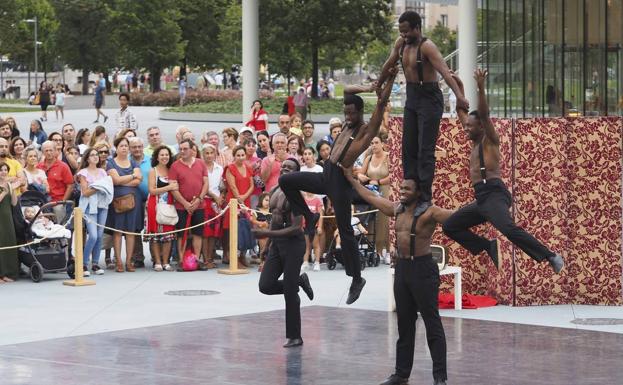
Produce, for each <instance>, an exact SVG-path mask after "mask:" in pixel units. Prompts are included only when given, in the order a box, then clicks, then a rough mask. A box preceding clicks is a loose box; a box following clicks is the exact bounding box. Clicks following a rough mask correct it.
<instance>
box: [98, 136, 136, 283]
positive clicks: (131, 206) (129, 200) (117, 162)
mask: <svg viewBox="0 0 623 385" xmlns="http://www.w3.org/2000/svg"><path fill="white" fill-rule="evenodd" d="M114 144H115V148H116V149H117V152H116V154H115V157H114V158H113V159H111V160H109V161H108V165H107V166H106V170H107V171H108V175H110V176H111V178H112V182H113V185H114V186H115V194H114V199H113V201H112V206H111V207H110V208H109V213H110V214H109V215H108V223H107V224H108V227H112V228H115V229H117V230H122V231H130V232H136V230H137V229H139V228H140V227H141V226H140V222H141V212H140V210H141V204H140V202H141V198H140V195H139V194H140V193H139V191H138V188H137V187H138V185H139V184H140V183H141V179H142V175H141V170H140V168H139V167H138V165H137V164H136V162H134V160H132V159H131V158H130V157H129V156H128V155H129V150H130V142H129V141H128V139H127V138H124V137H121V138H117V139H116V140H115V143H114ZM122 235H123V234H122V233H120V232H118V231H115V232H114V233H113V248H114V250H115V256H116V257H117V268H116V271H117V272H118V273H122V272H123V263H122V261H121V237H122ZM134 242H135V238H134V235H126V236H125V246H126V249H125V250H126V266H125V268H126V271H134V266H132V261H131V259H132V253H134Z"/></svg>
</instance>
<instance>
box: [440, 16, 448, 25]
mask: <svg viewBox="0 0 623 385" xmlns="http://www.w3.org/2000/svg"><path fill="white" fill-rule="evenodd" d="M441 25H443V26H444V27H447V26H448V15H441Z"/></svg>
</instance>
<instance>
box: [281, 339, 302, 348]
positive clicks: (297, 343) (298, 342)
mask: <svg viewBox="0 0 623 385" xmlns="http://www.w3.org/2000/svg"><path fill="white" fill-rule="evenodd" d="M301 345H303V339H302V338H288V339H287V340H286V343H285V344H283V347H284V348H293V347H295V346H301Z"/></svg>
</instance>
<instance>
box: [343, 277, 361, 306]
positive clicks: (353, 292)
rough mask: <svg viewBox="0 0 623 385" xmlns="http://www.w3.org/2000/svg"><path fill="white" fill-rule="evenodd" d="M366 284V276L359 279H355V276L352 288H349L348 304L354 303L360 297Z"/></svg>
mask: <svg viewBox="0 0 623 385" xmlns="http://www.w3.org/2000/svg"><path fill="white" fill-rule="evenodd" d="M365 285H366V280H365V278H359V280H355V278H353V282H352V283H351V284H350V289H349V290H348V298H347V299H346V304H347V305H350V304H352V303H353V302H355V301H356V300H357V299H358V298H359V295H360V294H361V290H363V287H364V286H365Z"/></svg>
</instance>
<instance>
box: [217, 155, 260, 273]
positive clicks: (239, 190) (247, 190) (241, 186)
mask: <svg viewBox="0 0 623 385" xmlns="http://www.w3.org/2000/svg"><path fill="white" fill-rule="evenodd" d="M232 154H233V156H234V162H233V163H231V164H230V165H228V166H227V167H226V169H225V181H226V185H227V195H226V196H225V200H226V202H229V200H230V199H232V198H235V199H237V200H238V202H239V203H242V204H244V205H245V206H247V207H251V199H250V198H251V194H252V193H253V190H254V189H255V186H254V185H253V171H251V169H250V168H249V167H248V166H247V165H246V164H245V160H246V159H247V152H246V149H245V148H244V146H236V147H235V148H234V149H233V151H232ZM240 215H246V214H242V213H241V214H240ZM223 229H229V215H224V219H223ZM225 243H226V244H229V243H228V242H225ZM230 252H233V251H230ZM238 263H240V264H241V265H242V266H245V267H247V264H246V261H245V260H244V255H242V253H241V257H239V258H238Z"/></svg>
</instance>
